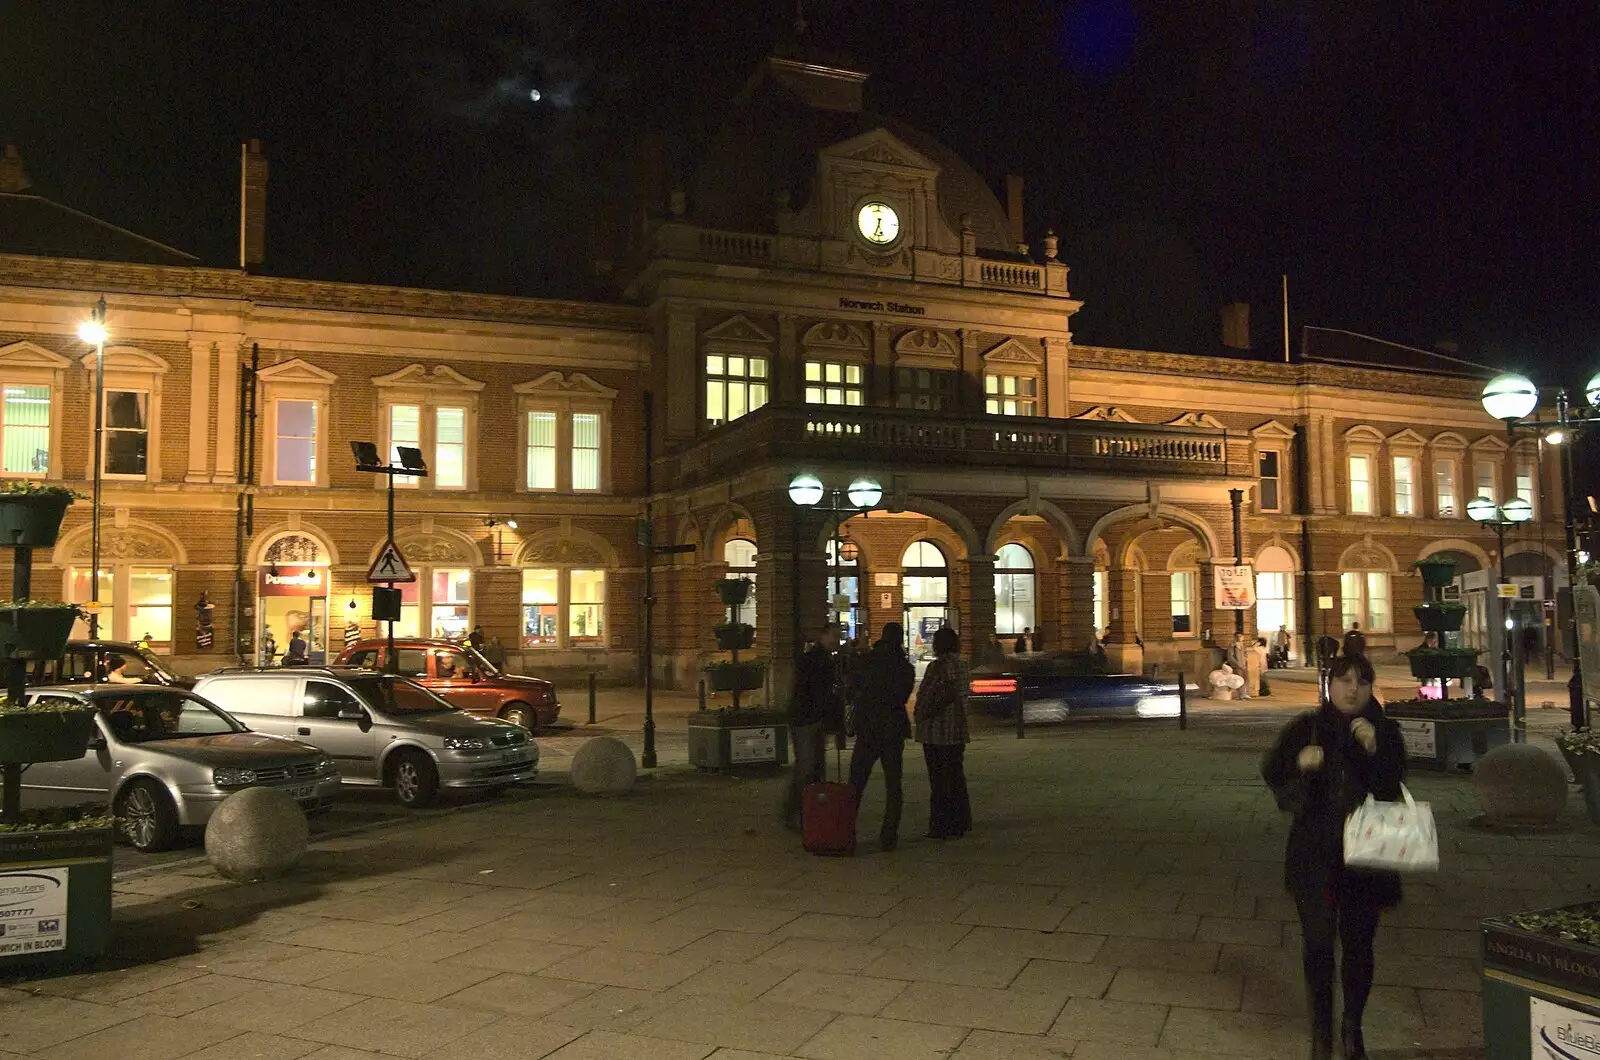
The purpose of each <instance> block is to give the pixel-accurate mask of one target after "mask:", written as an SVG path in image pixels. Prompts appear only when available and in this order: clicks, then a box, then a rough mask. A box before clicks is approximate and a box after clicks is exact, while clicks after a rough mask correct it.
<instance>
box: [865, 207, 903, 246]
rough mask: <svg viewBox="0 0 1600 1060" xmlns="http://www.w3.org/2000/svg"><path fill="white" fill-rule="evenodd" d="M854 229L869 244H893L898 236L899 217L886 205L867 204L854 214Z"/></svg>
mask: <svg viewBox="0 0 1600 1060" xmlns="http://www.w3.org/2000/svg"><path fill="white" fill-rule="evenodd" d="M856 228H857V230H859V231H860V233H861V237H862V238H863V239H865V240H867V241H868V242H871V243H879V244H884V243H893V242H894V241H895V237H896V236H898V235H899V234H900V215H899V214H897V213H895V212H894V209H893V207H891V206H889V205H888V204H886V203H881V202H869V203H867V204H866V205H865V206H863V207H861V210H860V211H859V212H858V213H857V214H856Z"/></svg>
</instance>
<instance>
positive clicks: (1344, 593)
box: [1339, 573, 1365, 629]
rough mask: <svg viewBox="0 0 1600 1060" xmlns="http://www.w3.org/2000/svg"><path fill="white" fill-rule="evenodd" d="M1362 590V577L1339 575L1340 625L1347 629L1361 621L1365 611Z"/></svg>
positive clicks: (1357, 575) (1346, 574)
mask: <svg viewBox="0 0 1600 1060" xmlns="http://www.w3.org/2000/svg"><path fill="white" fill-rule="evenodd" d="M1362 588H1363V585H1362V579H1361V575H1359V574H1350V573H1344V574H1341V575H1339V618H1340V624H1341V625H1342V626H1343V628H1345V629H1349V628H1350V627H1351V626H1352V625H1353V624H1355V623H1356V622H1359V621H1361V614H1362V612H1363V611H1364V610H1365V608H1364V607H1363V606H1362V601H1361V590H1362Z"/></svg>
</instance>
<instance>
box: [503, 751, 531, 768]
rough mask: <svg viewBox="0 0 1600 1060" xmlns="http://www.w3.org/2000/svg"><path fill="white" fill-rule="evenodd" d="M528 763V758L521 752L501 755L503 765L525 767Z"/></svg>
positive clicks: (506, 752)
mask: <svg viewBox="0 0 1600 1060" xmlns="http://www.w3.org/2000/svg"><path fill="white" fill-rule="evenodd" d="M527 761H528V756H527V755H526V754H524V753H522V752H521V751H502V752H501V754H500V764H501V765H507V766H511V765H524V764H526V763H527Z"/></svg>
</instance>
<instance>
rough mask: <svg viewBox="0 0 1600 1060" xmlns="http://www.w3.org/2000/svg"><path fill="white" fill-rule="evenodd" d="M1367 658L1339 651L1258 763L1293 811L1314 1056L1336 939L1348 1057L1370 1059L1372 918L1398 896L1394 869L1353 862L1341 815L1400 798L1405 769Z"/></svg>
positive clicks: (1324, 1046) (1289, 861)
mask: <svg viewBox="0 0 1600 1060" xmlns="http://www.w3.org/2000/svg"><path fill="white" fill-rule="evenodd" d="M1372 685H1373V673H1372V664H1371V663H1369V662H1368V661H1367V660H1366V658H1365V657H1364V656H1360V655H1354V656H1350V655H1347V656H1342V657H1340V658H1338V659H1335V660H1334V662H1333V664H1332V666H1331V667H1330V668H1329V671H1328V697H1329V701H1328V702H1325V703H1324V704H1323V705H1322V708H1321V709H1320V710H1316V711H1313V712H1311V713H1307V714H1302V715H1301V716H1300V717H1298V718H1296V719H1295V720H1294V721H1292V722H1290V723H1289V724H1288V725H1287V726H1286V727H1285V728H1284V730H1283V732H1282V733H1281V734H1280V735H1279V736H1278V742H1277V744H1276V746H1274V747H1273V749H1272V751H1271V752H1270V753H1268V755H1267V757H1266V760H1265V761H1264V762H1263V763H1262V766H1261V775H1262V777H1263V778H1264V779H1265V780H1266V782H1267V784H1268V785H1269V786H1270V787H1271V788H1272V792H1273V794H1274V795H1276V796H1277V799H1278V808H1279V809H1281V810H1286V811H1288V812H1290V813H1293V814H1294V823H1293V824H1292V825H1290V828H1289V847H1288V852H1287V856H1286V857H1285V860H1284V883H1285V885H1286V886H1287V887H1288V890H1289V893H1290V894H1292V895H1293V896H1294V900H1295V905H1296V907H1297V908H1298V910H1299V913H1300V928H1301V931H1302V933H1303V935H1304V938H1305V954H1304V961H1305V977H1306V991H1307V993H1308V994H1309V995H1310V1002H1311V1056H1312V1057H1313V1060H1325V1058H1327V1057H1330V1056H1332V1054H1333V968H1334V960H1333V945H1334V940H1335V938H1336V937H1337V939H1338V941H1339V942H1340V948H1341V950H1342V951H1343V952H1342V961H1341V964H1342V975H1341V979H1342V980H1343V986H1344V1018H1343V1020H1341V1021H1340V1040H1341V1044H1342V1045H1343V1048H1344V1055H1345V1057H1346V1060H1366V1056H1367V1053H1366V1048H1365V1046H1364V1045H1363V1043H1362V1039H1361V1015H1362V1010H1363V1009H1365V1008H1366V1004H1367V995H1368V994H1370V993H1371V992H1372V970H1373V953H1372V950H1373V940H1374V938H1375V937H1376V936H1377V932H1378V917H1379V916H1380V914H1381V913H1382V912H1383V910H1384V909H1387V908H1388V907H1389V906H1392V905H1394V904H1395V903H1397V902H1399V901H1400V877H1399V876H1398V875H1396V874H1395V873H1392V872H1369V871H1363V870H1360V869H1349V868H1346V867H1345V864H1344V822H1345V818H1347V817H1349V816H1350V814H1351V813H1352V812H1354V811H1355V809H1356V807H1358V806H1360V805H1361V804H1362V803H1363V802H1365V801H1366V798H1367V795H1368V794H1371V795H1372V796H1374V797H1375V798H1377V799H1381V800H1384V801H1393V800H1396V799H1399V798H1400V797H1401V795H1400V782H1401V781H1402V780H1403V779H1404V778H1405V762H1406V759H1405V746H1404V744H1403V743H1401V740H1400V728H1399V726H1397V725H1396V724H1395V723H1394V722H1393V721H1390V720H1389V718H1388V717H1387V716H1386V715H1385V714H1384V712H1383V707H1382V705H1381V704H1379V703H1378V701H1377V700H1376V699H1375V698H1373V695H1372Z"/></svg>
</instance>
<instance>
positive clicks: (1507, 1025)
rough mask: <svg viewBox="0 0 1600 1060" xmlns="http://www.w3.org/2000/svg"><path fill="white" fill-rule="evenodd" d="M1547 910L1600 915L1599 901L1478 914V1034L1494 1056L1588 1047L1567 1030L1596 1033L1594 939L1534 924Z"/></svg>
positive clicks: (1529, 1058)
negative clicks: (1480, 970) (1499, 914)
mask: <svg viewBox="0 0 1600 1060" xmlns="http://www.w3.org/2000/svg"><path fill="white" fill-rule="evenodd" d="M1550 914H1557V915H1567V916H1575V917H1580V918H1581V917H1585V916H1587V917H1589V918H1594V917H1600V902H1589V903H1586V904H1583V905H1576V906H1567V907H1565V908H1562V909H1552V910H1541V911H1540V912H1537V913H1532V914H1513V915H1510V916H1503V917H1493V918H1491V919H1489V920H1485V921H1483V924H1482V930H1483V1035H1484V1044H1485V1045H1486V1046H1487V1050H1486V1052H1487V1055H1489V1056H1492V1057H1495V1058H1496V1060H1501V1058H1505V1060H1533V1058H1535V1057H1537V1058H1539V1060H1544V1058H1545V1057H1549V1056H1584V1055H1589V1054H1590V1053H1591V1052H1592V1050H1583V1049H1579V1048H1572V1042H1573V1038H1574V1035H1576V1036H1579V1038H1578V1040H1581V1036H1582V1035H1584V1034H1588V1035H1590V1036H1596V1035H1600V946H1597V945H1593V944H1591V943H1589V942H1584V941H1579V940H1577V939H1572V938H1562V937H1560V936H1559V935H1558V934H1556V933H1554V931H1553V930H1552V929H1551V928H1548V927H1541V926H1538V924H1537V920H1538V918H1541V917H1545V916H1548V915H1550ZM1536 1042H1537V1043H1538V1044H1537V1045H1536V1044H1535V1043H1536ZM1546 1043H1548V1047H1546ZM1536 1049H1537V1050H1538V1051H1535V1050H1536Z"/></svg>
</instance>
